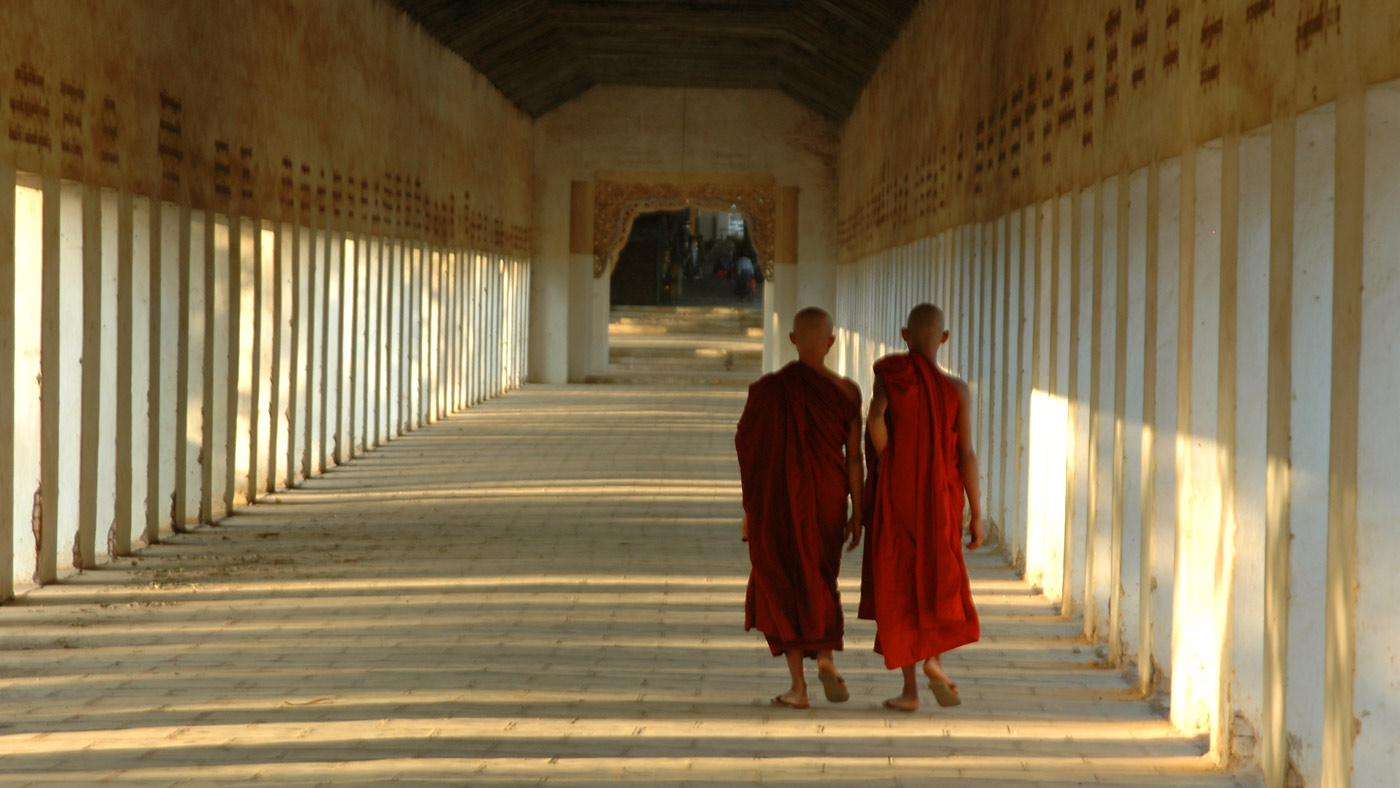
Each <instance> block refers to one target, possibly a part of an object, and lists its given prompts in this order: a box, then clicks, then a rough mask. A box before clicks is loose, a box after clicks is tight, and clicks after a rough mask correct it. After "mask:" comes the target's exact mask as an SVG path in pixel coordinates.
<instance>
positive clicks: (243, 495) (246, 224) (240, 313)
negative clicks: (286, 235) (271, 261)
mask: <svg viewBox="0 0 1400 788" xmlns="http://www.w3.org/2000/svg"><path fill="white" fill-rule="evenodd" d="M235 221H236V223H235V225H234V226H233V227H232V228H230V229H231V231H232V236H231V237H230V239H229V241H230V244H231V246H232V248H231V249H230V250H229V252H230V254H229V264H230V271H229V284H230V287H229V292H230V294H233V293H235V292H236V293H237V297H236V302H237V309H236V310H234V311H231V312H230V324H229V335H230V336H229V353H230V355H231V358H230V359H229V361H230V363H229V380H230V381H231V382H232V384H233V385H232V386H231V391H230V392H229V436H230V437H229V440H230V442H231V447H230V448H231V451H230V452H229V475H228V482H227V485H228V497H227V507H228V509H229V510H230V511H232V510H233V507H235V506H242V505H244V504H247V503H248V502H249V501H251V500H252V499H253V498H254V497H256V496H255V492H256V489H255V488H256V483H255V481H254V479H253V474H254V473H255V471H254V468H255V466H256V463H255V461H254V460H253V457H254V456H255V454H256V452H257V446H256V443H257V431H256V430H255V429H254V427H253V424H254V421H255V419H256V418H257V411H256V404H255V399H254V395H255V392H256V391H257V388H258V386H257V384H256V383H255V382H254V377H253V369H254V366H255V365H256V363H257V361H256V358H255V357H256V356H257V354H258V346H257V340H258V335H257V329H256V324H257V320H258V312H257V308H258V300H257V297H258V292H257V291H258V286H259V281H258V279H259V276H258V264H257V253H258V250H257V242H256V233H257V232H258V222H257V221H256V220H253V219H247V218H242V219H236V220H235Z"/></svg>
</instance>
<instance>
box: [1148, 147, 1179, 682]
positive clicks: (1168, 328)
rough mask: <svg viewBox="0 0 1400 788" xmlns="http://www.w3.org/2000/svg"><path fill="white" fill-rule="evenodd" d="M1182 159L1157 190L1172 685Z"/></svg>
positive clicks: (1164, 659)
mask: <svg viewBox="0 0 1400 788" xmlns="http://www.w3.org/2000/svg"><path fill="white" fill-rule="evenodd" d="M1181 169H1182V164H1181V159H1179V158H1173V159H1170V160H1168V161H1166V162H1163V163H1162V165H1161V167H1160V168H1159V176H1158V194H1157V209H1158V219H1157V239H1156V243H1157V346H1156V350H1155V352H1156V370H1157V374H1156V410H1155V412H1154V413H1153V416H1152V431H1153V436H1154V437H1153V441H1152V453H1153V454H1152V457H1151V458H1150V462H1151V469H1150V474H1151V484H1152V488H1151V495H1150V496H1149V500H1150V501H1151V504H1152V510H1151V512H1150V513H1149V515H1150V517H1151V518H1152V523H1151V530H1152V560H1151V562H1150V564H1149V566H1150V578H1151V580H1150V581H1149V583H1148V588H1149V589H1151V594H1150V598H1151V618H1150V620H1149V622H1148V623H1149V625H1150V626H1151V628H1152V629H1151V650H1150V652H1146V653H1150V655H1151V657H1152V667H1153V680H1154V681H1155V682H1159V683H1160V688H1162V689H1166V688H1167V687H1169V686H1170V684H1169V681H1170V678H1171V670H1172V667H1171V652H1172V599H1173V595H1174V593H1175V592H1174V590H1173V581H1174V578H1175V576H1176V518H1177V514H1176V512H1177V457H1178V451H1179V447H1178V435H1177V414H1178V412H1179V403H1178V400H1177V363H1178V351H1179V348H1178V347H1177V343H1178V342H1179V341H1180V334H1179V332H1178V324H1179V321H1180V318H1181V313H1180V295H1181V294H1180V283H1181V278H1180V269H1181V221H1182V218H1181Z"/></svg>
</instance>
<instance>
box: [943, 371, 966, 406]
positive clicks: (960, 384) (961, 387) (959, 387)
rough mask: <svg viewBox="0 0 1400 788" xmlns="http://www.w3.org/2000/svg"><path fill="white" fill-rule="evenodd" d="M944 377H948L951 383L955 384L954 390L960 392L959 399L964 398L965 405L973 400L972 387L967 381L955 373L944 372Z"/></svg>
mask: <svg viewBox="0 0 1400 788" xmlns="http://www.w3.org/2000/svg"><path fill="white" fill-rule="evenodd" d="M944 377H946V378H947V379H948V382H949V383H951V384H953V390H954V391H956V392H958V399H960V400H962V403H963V404H964V405H966V404H968V403H969V402H971V401H972V388H971V387H970V386H968V385H967V381H965V380H963V379H962V378H960V377H957V376H955V375H948V374H946V373H945V374H944Z"/></svg>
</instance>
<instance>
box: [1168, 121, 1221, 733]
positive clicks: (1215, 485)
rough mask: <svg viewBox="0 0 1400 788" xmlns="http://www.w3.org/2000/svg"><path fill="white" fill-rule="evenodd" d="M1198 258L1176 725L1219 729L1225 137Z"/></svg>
mask: <svg viewBox="0 0 1400 788" xmlns="http://www.w3.org/2000/svg"><path fill="white" fill-rule="evenodd" d="M1194 159H1195V161H1194V166H1195V180H1194V184H1195V185H1194V200H1193V201H1192V202H1193V205H1192V207H1191V210H1192V214H1191V215H1190V216H1186V217H1183V222H1186V221H1190V222H1194V228H1193V230H1194V236H1193V237H1194V245H1193V249H1192V253H1191V256H1190V260H1191V262H1190V265H1189V269H1188V270H1187V271H1185V275H1186V276H1188V277H1189V279H1187V280H1186V281H1185V283H1186V284H1187V285H1188V286H1189V287H1190V298H1189V299H1188V298H1186V297H1185V295H1184V294H1183V299H1182V303H1181V305H1180V306H1181V310H1182V311H1181V314H1182V315H1183V316H1184V318H1183V319H1185V320H1187V321H1188V322H1189V327H1190V338H1191V339H1190V344H1189V346H1185V347H1183V348H1181V352H1182V353H1184V354H1186V355H1185V359H1184V362H1185V365H1186V367H1187V370H1188V374H1189V381H1190V383H1189V385H1190V388H1189V391H1188V392H1187V396H1188V398H1189V402H1190V405H1189V407H1190V410H1189V416H1190V420H1189V426H1188V425H1187V424H1183V425H1181V428H1182V429H1183V430H1185V431H1186V433H1187V434H1185V435H1181V436H1180V437H1179V438H1178V446H1179V447H1180V451H1181V452H1182V454H1183V456H1184V457H1185V459H1186V462H1185V463H1184V465H1185V472H1184V473H1183V474H1182V478H1181V480H1180V485H1179V487H1178V520H1177V526H1176V533H1177V543H1176V551H1177V564H1176V572H1177V576H1176V578H1175V582H1174V584H1173V588H1174V593H1175V598H1174V599H1173V601H1172V611H1173V620H1172V629H1173V631H1175V632H1177V633H1178V635H1177V637H1175V638H1173V641H1172V665H1173V675H1172V687H1171V713H1172V722H1173V724H1175V725H1176V726H1177V727H1179V728H1180V729H1182V730H1185V731H1190V732H1193V733H1206V732H1208V731H1210V730H1211V728H1212V724H1213V723H1215V722H1216V720H1215V719H1214V704H1215V700H1216V698H1217V697H1218V696H1219V695H1218V691H1219V687H1218V682H1219V664H1218V662H1219V655H1220V650H1221V648H1222V640H1221V639H1222V636H1223V629H1222V627H1221V623H1222V622H1219V621H1218V620H1217V612H1218V611H1217V604H1216V600H1217V594H1219V593H1226V594H1228V593H1229V581H1230V579H1229V577H1228V576H1226V575H1223V573H1222V571H1221V568H1222V567H1223V566H1225V564H1223V563H1222V561H1223V560H1224V559H1225V556H1224V555H1223V554H1222V552H1221V551H1222V550H1223V549H1224V546H1223V544H1222V526H1223V514H1224V513H1223V509H1222V497H1223V490H1222V482H1223V479H1222V478H1221V465H1220V463H1221V459H1222V457H1221V451H1222V447H1221V446H1220V443H1219V430H1218V428H1217V407H1216V402H1217V399H1218V397H1219V394H1220V383H1221V381H1220V376H1219V371H1220V353H1219V350H1220V327H1221V317H1220V265H1221V246H1220V244H1221V221H1222V205H1221V199H1222V195H1221V176H1222V174H1223V172H1222V166H1223V162H1222V146H1221V142H1220V141H1219V140H1215V141H1213V142H1211V143H1208V144H1206V145H1204V146H1202V147H1200V148H1198V149H1197V150H1196V151H1195V156H1194Z"/></svg>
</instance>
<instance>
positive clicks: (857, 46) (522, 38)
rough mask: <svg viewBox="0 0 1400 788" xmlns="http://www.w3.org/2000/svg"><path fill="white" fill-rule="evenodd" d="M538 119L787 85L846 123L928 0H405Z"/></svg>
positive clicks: (400, 1) (402, 3) (401, 3)
mask: <svg viewBox="0 0 1400 788" xmlns="http://www.w3.org/2000/svg"><path fill="white" fill-rule="evenodd" d="M394 2H395V3H396V4H397V5H398V7H399V8H400V9H402V10H403V11H404V12H405V13H407V14H408V15H409V16H410V17H411V18H413V19H414V20H415V21H417V22H418V23H419V24H421V25H423V26H424V28H425V29H426V30H427V31H428V32H429V33H430V34H431V35H433V36H434V37H435V38H437V39H438V40H439V41H442V42H443V43H444V44H445V45H447V46H448V47H449V48H451V49H452V50H453V51H454V52H456V53H457V54H458V55H460V56H461V57H462V58H463V59H465V60H467V61H469V62H470V63H472V64H473V65H474V66H475V67H476V68H477V69H478V70H479V71H481V73H482V74H484V75H485V76H486V77H487V79H490V80H491V81H492V83H494V84H495V85H496V86H497V87H498V88H499V89H500V90H501V92H502V93H504V94H505V95H506V96H507V98H509V99H510V100H511V101H513V102H515V103H516V105H517V106H519V107H521V109H522V110H524V111H526V112H528V113H529V114H531V115H534V116H538V115H540V114H541V113H543V112H548V111H549V110H550V109H553V108H554V107H557V106H558V105H560V104H562V103H564V102H567V101H568V100H570V99H572V98H574V97H575V96H577V95H579V94H580V93H582V92H584V91H586V90H588V89H589V88H590V87H592V86H593V85H595V84H602V83H614V84H644V85H675V86H706V85H709V86H728V87H735V88H745V87H749V88H773V89H778V90H782V91H783V92H785V93H787V94H788V95H790V96H792V97H793V98H794V99H796V100H797V101H799V102H801V103H803V104H805V105H806V106H808V107H810V108H811V109H813V110H814V111H816V112H818V113H820V114H822V115H824V116H826V117H828V118H831V119H832V120H836V121H840V120H841V119H843V118H844V117H845V116H846V115H847V114H849V112H850V110H851V108H852V107H853V106H854V105H855V101H856V99H857V98H858V97H859V95H860V91H861V90H862V89H863V88H864V86H865V83H866V82H867V81H868V80H869V78H870V75H871V74H872V73H873V72H874V69H875V67H876V66H877V65H878V63H879V60H880V58H881V57H882V56H883V54H884V52H885V50H886V49H888V47H889V45H890V43H891V42H892V41H893V40H894V38H895V37H896V36H897V35H898V34H899V31H900V29H901V28H902V27H903V25H904V24H905V22H906V20H907V19H908V16H909V14H910V13H911V12H912V10H913V8H914V6H915V4H916V2H917V0H394Z"/></svg>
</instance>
